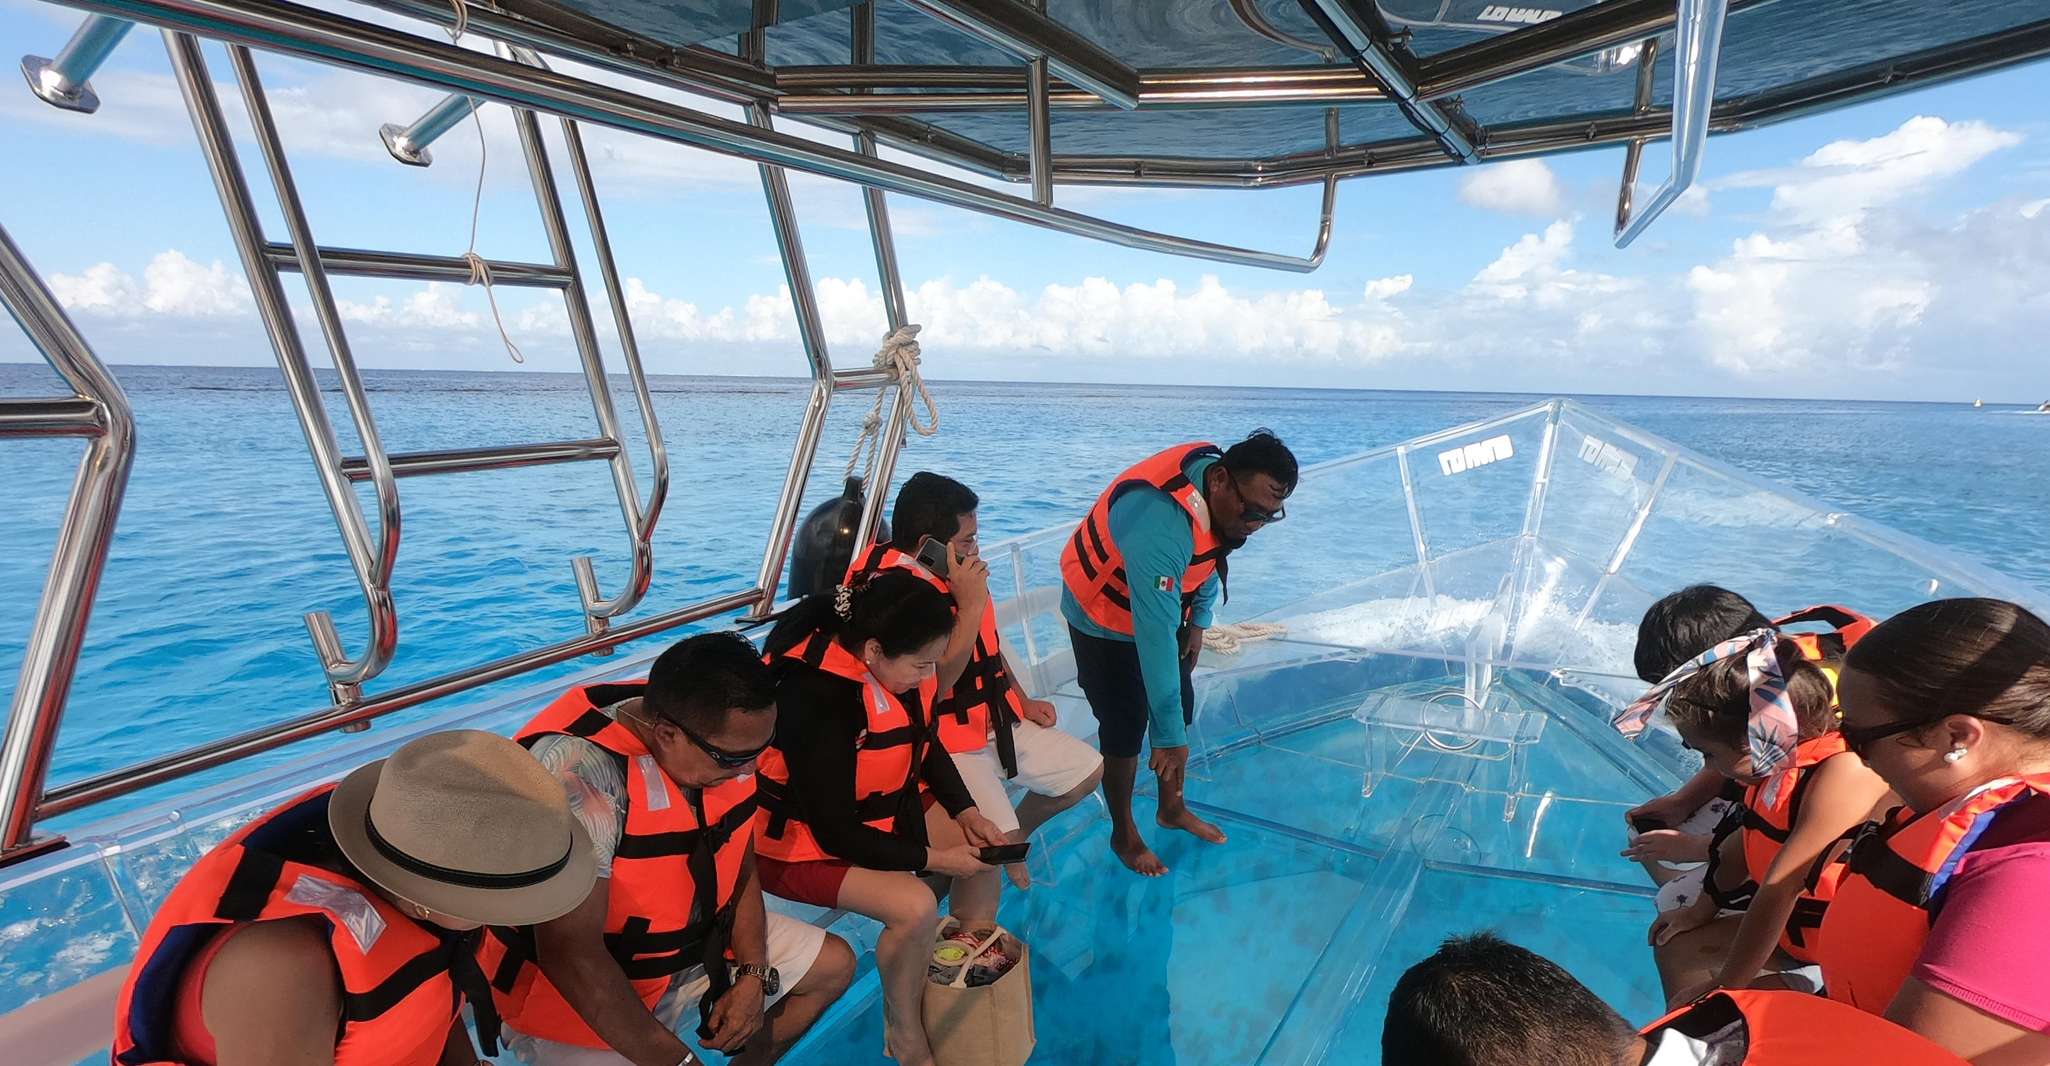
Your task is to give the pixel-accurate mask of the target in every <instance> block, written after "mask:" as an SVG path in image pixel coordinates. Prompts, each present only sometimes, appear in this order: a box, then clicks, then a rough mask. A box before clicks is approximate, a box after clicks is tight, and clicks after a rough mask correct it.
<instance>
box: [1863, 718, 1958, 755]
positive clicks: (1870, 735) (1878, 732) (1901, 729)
mask: <svg viewBox="0 0 2050 1066" xmlns="http://www.w3.org/2000/svg"><path fill="white" fill-rule="evenodd" d="M1942 720H1943V719H1942V718H1918V719H1914V720H1911V721H1906V722H1888V723H1886V724H1885V725H1866V726H1856V725H1846V726H1839V727H1837V732H1839V733H1842V734H1843V736H1844V748H1845V750H1847V751H1849V752H1850V753H1851V754H1853V755H1856V756H1857V757H1859V758H1860V759H1862V758H1864V757H1865V752H1867V751H1868V750H1870V749H1871V747H1872V746H1873V745H1874V744H1877V743H1879V742H1880V741H1882V740H1885V739H1886V738H1887V737H1897V736H1899V735H1901V734H1902V733H1907V732H1911V731H1913V730H1916V729H1921V728H1923V727H1924V726H1931V725H1935V724H1936V723H1937V722H1940V721H1942Z"/></svg>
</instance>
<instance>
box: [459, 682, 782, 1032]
mask: <svg viewBox="0 0 2050 1066" xmlns="http://www.w3.org/2000/svg"><path fill="white" fill-rule="evenodd" d="M647 685H648V683H647V682H646V681H630V682H621V683H617V684H607V685H590V686H586V687H580V688H573V689H571V690H569V692H567V693H565V694H564V695H563V696H562V697H561V698H560V699H557V700H556V701H555V702H554V703H551V704H549V705H548V707H547V709H546V710H543V711H542V712H541V713H540V715H538V716H537V717H535V719H534V720H533V721H531V722H528V723H527V724H526V725H525V726H523V727H521V729H520V731H519V732H518V733H516V734H514V738H513V739H515V740H518V741H519V742H520V743H521V744H524V745H526V746H528V747H532V746H533V745H534V742H535V741H537V740H540V739H541V738H542V737H546V736H571V737H581V738H582V739H584V740H587V741H590V742H591V743H592V744H595V745H597V746H598V747H600V748H602V749H604V750H605V751H606V752H607V753H608V754H610V755H611V756H612V758H613V760H614V761H615V762H616V763H618V765H619V769H620V777H621V779H622V780H624V781H625V782H626V824H625V825H624V826H622V827H621V829H622V831H621V833H620V837H619V844H618V846H617V847H616V848H615V849H614V850H613V853H612V876H611V878H610V879H609V880H608V881H607V882H606V884H607V901H606V908H605V950H606V951H607V952H609V953H610V954H611V956H612V959H613V961H614V962H617V963H618V964H619V968H620V970H621V971H622V972H624V973H625V974H626V978H627V981H628V982H629V983H631V984H632V985H633V988H634V992H635V993H636V994H638V995H639V996H640V997H641V1002H642V1003H645V1004H647V1006H648V1008H649V1009H650V1010H653V1009H654V1007H655V1004H656V1003H657V1002H659V1001H660V1000H661V998H662V993H663V992H664V991H666V990H667V989H668V987H669V979H670V978H671V977H674V976H675V975H677V974H679V973H682V972H683V971H685V970H687V969H689V968H690V967H692V966H695V965H698V964H700V963H702V964H704V965H705V974H706V977H707V978H708V979H710V980H711V981H712V982H713V983H714V985H715V986H723V983H724V980H725V978H726V967H725V965H724V960H725V958H726V951H727V947H728V944H729V942H730V941H731V939H732V936H731V932H732V924H733V909H734V900H735V895H736V894H737V893H738V892H739V890H740V874H741V866H742V865H743V864H744V862H745V860H746V858H747V851H748V844H749V843H750V842H752V841H753V839H754V815H755V786H754V781H753V779H752V778H747V777H739V778H734V779H733V780H731V781H725V782H721V783H720V784H717V785H714V786H712V787H711V788H708V789H705V790H703V791H702V792H701V793H700V792H698V791H696V790H691V791H685V790H684V789H682V788H679V787H678V786H677V784H676V782H674V781H672V780H670V779H669V775H667V774H665V773H663V772H662V768H661V767H659V766H657V765H656V764H655V757H654V756H653V755H651V754H650V753H649V752H648V748H647V745H645V744H643V743H641V739H640V738H639V737H637V736H635V735H634V734H633V731H632V730H629V729H627V728H626V727H625V726H623V725H620V724H619V723H618V722H617V721H615V720H614V719H613V718H612V716H611V715H608V714H606V713H605V711H604V710H603V708H606V707H610V706H612V705H614V704H616V703H619V702H620V701H622V700H627V699H632V698H633V697H635V696H638V695H640V694H641V693H642V692H644V691H646V690H647ZM707 885H709V887H706V886H707ZM535 958H536V957H535V939H534V929H533V927H532V926H522V927H519V928H499V927H493V928H492V929H491V932H490V935H489V936H488V937H487V938H486V939H485V941H484V945H483V948H482V949H481V950H480V952H479V954H478V959H479V961H480V962H481V963H482V964H483V967H484V972H485V973H486V974H488V975H490V977H491V993H492V999H493V1000H495V1001H496V1002H497V1004H498V1013H499V1016H500V1017H502V1018H504V1019H505V1024H507V1025H508V1026H511V1027H512V1028H514V1029H517V1030H519V1031H520V1032H522V1033H525V1034H526V1035H528V1036H536V1037H540V1038H541V1039H543V1040H553V1041H555V1042H557V1043H562V1044H575V1045H577V1046H579V1047H589V1048H602V1047H605V1046H606V1045H605V1041H604V1040H602V1039H600V1038H599V1036H598V1034H597V1033H595V1032H593V1031H592V1030H591V1027H590V1025H589V1024H588V1023H586V1022H585V1021H584V1019H583V1017H582V1016H581V1015H579V1014H578V1013H577V1012H576V1008H574V1007H572V1006H570V1005H569V1003H568V1001H566V1000H564V999H563V998H562V993H561V992H560V991H558V990H557V989H556V988H555V986H554V985H553V984H552V983H550V982H549V980H548V976H547V975H546V974H544V973H542V972H541V967H540V966H539V965H538V964H537V962H536V961H535ZM721 990H722V991H723V988H722V989H721ZM715 998H716V997H715Z"/></svg>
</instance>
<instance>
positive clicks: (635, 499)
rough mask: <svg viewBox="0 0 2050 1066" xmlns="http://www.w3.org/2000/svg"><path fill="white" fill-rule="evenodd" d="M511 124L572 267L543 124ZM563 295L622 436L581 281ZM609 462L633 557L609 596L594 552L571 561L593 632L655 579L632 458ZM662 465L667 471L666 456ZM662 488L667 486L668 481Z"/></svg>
mask: <svg viewBox="0 0 2050 1066" xmlns="http://www.w3.org/2000/svg"><path fill="white" fill-rule="evenodd" d="M513 125H514V127H515V128H517V129H518V130H519V133H520V147H521V149H522V150H523V151H524V152H525V154H526V159H527V168H528V171H529V177H530V178H531V179H532V181H533V185H534V202H535V206H536V207H537V208H538V209H539V210H540V214H541V228H542V229H543V231H545V232H546V233H547V235H548V248H549V252H550V254H552V255H553V256H554V258H555V265H556V266H558V267H560V268H562V269H564V270H568V271H572V272H574V271H575V269H576V249H575V247H574V246H573V245H571V243H570V236H569V223H568V221H567V220H566V219H565V218H564V217H563V212H562V198H561V195H560V193H559V192H558V191H557V189H556V186H555V173H554V171H552V170H551V169H549V163H548V149H547V146H546V145H544V144H543V143H542V141H541V124H540V122H539V120H537V119H536V118H535V117H534V113H533V112H532V111H529V110H527V109H525V108H515V109H514V110H513ZM562 296H563V306H564V309H565V310H566V311H567V312H568V314H569V331H570V336H571V337H572V338H574V340H575V341H576V349H577V362H578V363H579V364H580V365H581V366H582V368H583V371H584V383H585V384H586V385H587V386H589V388H590V391H591V413H592V415H593V416H594V417H595V418H596V419H597V421H598V435H599V437H600V438H602V439H605V440H612V441H619V440H623V439H624V437H623V436H622V434H621V432H620V428H619V412H618V411H617V410H616V409H615V408H614V407H613V404H612V388H611V385H610V383H609V382H607V381H606V380H605V356H604V354H603V353H602V352H600V351H599V349H598V333H597V327H596V325H595V324H594V323H593V322H592V320H591V305H590V302H589V300H588V298H587V297H586V296H585V293H584V286H583V282H582V281H580V280H577V279H576V278H574V277H572V279H571V281H570V283H569V285H568V287H567V288H565V289H564V290H563V293H562ZM652 414H653V409H652V408H649V409H647V410H644V411H643V412H642V416H643V417H644V418H645V417H649V416H651V415H652ZM661 439H662V434H661V429H660V427H659V426H658V427H657V428H656V430H655V433H654V434H653V440H652V441H651V443H650V445H649V446H650V448H659V447H661V446H662V445H661V444H660V443H659V442H660V441H661ZM607 465H608V466H610V467H611V470H612V487H613V490H614V493H615V494H616V495H617V496H618V497H619V514H620V519H621V520H622V521H623V522H624V523H625V525H626V532H627V537H628V539H629V540H630V541H631V548H632V553H633V561H632V563H631V570H630V572H629V574H628V576H627V582H626V587H625V588H623V589H621V590H620V592H619V595H617V596H615V597H613V598H611V599H609V600H608V599H605V598H604V597H603V596H602V595H601V594H600V593H599V590H598V576H597V571H596V570H595V569H594V568H593V566H592V563H591V559H590V557H589V556H585V555H579V556H577V557H575V558H574V559H571V560H570V566H571V571H572V573H573V574H574V575H575V577H576V584H577V596H578V598H579V599H580V600H581V601H582V603H583V609H584V624H585V626H586V627H587V628H588V629H589V630H590V632H591V634H592V635H593V636H597V635H599V634H602V633H603V632H604V631H605V628H606V626H607V625H608V624H609V620H610V619H613V618H616V617H618V616H619V615H622V614H625V613H626V612H628V611H631V610H633V608H634V606H635V605H636V604H638V603H640V601H641V597H643V596H645V595H647V592H648V588H649V586H650V585H652V584H653V583H654V580H655V549H654V543H653V538H654V529H653V527H652V526H651V525H650V524H649V523H648V522H647V521H646V517H645V516H644V515H643V514H642V512H641V490H640V485H639V484H638V483H637V482H636V480H635V477H634V468H633V462H632V461H631V460H629V459H628V458H627V456H626V451H625V449H624V448H622V449H620V451H619V452H617V453H615V454H614V455H613V456H612V457H611V460H610V461H609V463H608V464H607ZM663 466H664V468H665V470H666V467H667V466H668V463H667V460H666V458H665V459H664V462H663ZM664 491H665V492H666V491H667V486H666V485H665V486H664Z"/></svg>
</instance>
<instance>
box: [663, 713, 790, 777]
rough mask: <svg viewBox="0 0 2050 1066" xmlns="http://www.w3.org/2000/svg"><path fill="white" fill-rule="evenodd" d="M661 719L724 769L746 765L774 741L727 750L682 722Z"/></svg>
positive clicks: (734, 768)
mask: <svg viewBox="0 0 2050 1066" xmlns="http://www.w3.org/2000/svg"><path fill="white" fill-rule="evenodd" d="M663 721H665V722H668V723H669V724H670V725H673V726H675V727H676V731H677V732H679V733H682V734H683V735H684V736H685V737H687V738H689V740H690V742H691V743H693V744H696V745H697V746H698V750H699V751H702V752H704V753H705V755H706V756H708V757H709V758H710V759H711V760H712V761H713V762H714V763H717V764H718V765H719V767H720V768H721V769H725V770H738V769H740V768H741V767H743V766H746V765H747V764H748V763H751V762H753V761H755V760H756V759H758V758H760V757H761V754H762V753H763V752H765V751H767V750H769V744H774V743H775V741H774V740H773V739H772V740H770V741H769V744H764V745H762V746H761V747H759V748H756V749H754V750H753V751H727V750H726V749H725V748H722V747H719V746H717V745H715V744H713V743H712V742H711V741H709V740H706V739H705V738H704V737H701V736H699V735H698V734H697V732H696V731H695V730H693V729H691V727H689V726H687V725H684V724H683V723H682V722H678V721H674V720H672V719H668V718H665V719H663Z"/></svg>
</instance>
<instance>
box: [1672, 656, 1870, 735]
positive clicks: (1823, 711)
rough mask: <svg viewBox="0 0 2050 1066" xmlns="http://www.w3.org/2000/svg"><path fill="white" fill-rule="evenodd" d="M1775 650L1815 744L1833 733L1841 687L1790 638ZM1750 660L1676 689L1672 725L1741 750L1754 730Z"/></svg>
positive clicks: (1713, 668)
mask: <svg viewBox="0 0 2050 1066" xmlns="http://www.w3.org/2000/svg"><path fill="white" fill-rule="evenodd" d="M1772 651H1773V654H1774V655H1775V656H1778V658H1779V663H1780V676H1781V677H1784V678H1786V679H1787V702H1789V703H1791V704H1793V705H1794V720H1795V722H1797V723H1799V726H1800V731H1801V739H1802V740H1813V739H1814V738H1816V737H1819V736H1822V735H1823V734H1825V733H1828V732H1830V731H1832V730H1834V729H1835V728H1836V727H1837V718H1836V707H1835V703H1836V686H1835V685H1832V684H1830V681H1829V675H1828V674H1825V673H1823V672H1822V668H1821V667H1819V666H1816V665H1815V664H1814V663H1812V662H1809V661H1808V658H1807V656H1804V655H1802V654H1801V647H1800V645H1798V644H1795V643H1794V642H1793V641H1792V640H1789V639H1787V638H1785V637H1781V638H1780V639H1779V640H1778V641H1777V642H1776V643H1774V644H1773V648H1772ZM1746 658H1747V656H1743V655H1732V656H1730V657H1728V658H1726V659H1718V660H1716V661H1715V662H1712V663H1710V664H1708V665H1707V666H1704V667H1702V668H1701V672H1700V673H1698V674H1695V675H1694V676H1693V677H1690V678H1688V679H1687V680H1685V681H1682V682H1681V683H1680V684H1679V685H1678V686H1677V687H1676V688H1674V689H1673V698H1672V699H1671V700H1669V701H1667V703H1666V714H1667V715H1668V716H1669V717H1671V718H1672V720H1673V724H1674V725H1675V726H1680V727H1683V728H1686V729H1691V730H1694V731H1696V732H1700V733H1706V734H1708V735H1709V736H1710V737H1712V738H1714V739H1715V740H1717V741H1720V742H1722V743H1724V744H1727V745H1729V746H1730V747H1732V748H1737V749H1739V750H1742V749H1743V747H1744V743H1745V738H1746V737H1747V736H1748V735H1749V733H1750V728H1751V671H1750V669H1749V667H1748V666H1747V665H1746V663H1745V660H1746Z"/></svg>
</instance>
